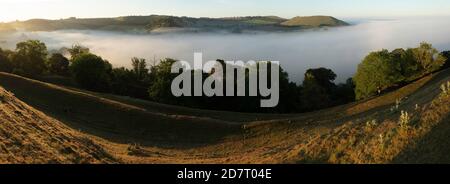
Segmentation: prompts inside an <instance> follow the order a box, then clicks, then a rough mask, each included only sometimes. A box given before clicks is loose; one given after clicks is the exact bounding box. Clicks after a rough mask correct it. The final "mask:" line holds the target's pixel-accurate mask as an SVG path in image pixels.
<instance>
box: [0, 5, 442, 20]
mask: <svg viewBox="0 0 450 184" xmlns="http://www.w3.org/2000/svg"><path fill="white" fill-rule="evenodd" d="M150 14H161V15H175V16H190V17H230V16H256V15H276V16H281V17H284V18H291V17H294V16H307V15H331V16H335V17H338V18H358V17H363V18H368V17H383V18H389V17H404V16H448V15H450V1H449V0H126V1H124V0H0V21H1V22H7V21H15V20H27V19H31V18H45V19H60V18H67V17H78V18H88V17H117V16H127V15H150Z"/></svg>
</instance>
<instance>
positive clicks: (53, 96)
mask: <svg viewBox="0 0 450 184" xmlns="http://www.w3.org/2000/svg"><path fill="white" fill-rule="evenodd" d="M447 81H450V72H449V70H446V71H442V72H440V73H437V74H435V75H431V76H427V77H424V78H423V79H421V80H418V81H416V82H414V83H412V84H410V85H408V86H405V87H403V88H401V89H399V90H396V91H393V92H390V93H387V94H385V95H383V96H380V97H374V98H372V99H369V100H366V101H361V102H356V103H352V104H347V105H344V106H339V107H335V108H331V109H325V110H322V111H318V112H313V113H305V114H290V115H276V114H272V115H265V116H264V115H261V114H245V113H230V112H220V111H205V110H195V109H189V108H181V107H176V106H167V105H162V104H157V103H152V102H146V101H140V100H135V99H129V98H124V97H117V96H110V95H105V94H96V93H90V92H85V91H80V90H77V89H67V88H63V87H60V86H55V85H51V84H47V83H42V82H38V81H34V80H30V79H26V78H23V77H18V76H15V75H10V74H5V73H0V85H1V86H3V87H5V88H6V89H7V90H9V91H12V92H14V93H15V94H16V96H17V97H18V98H20V99H21V100H23V101H25V102H26V103H28V104H30V105H32V106H33V107H35V108H38V109H39V110H42V111H43V112H45V113H46V114H48V115H50V116H52V117H55V118H57V119H58V120H60V121H62V122H63V123H65V124H67V125H69V126H71V127H72V128H75V129H82V130H85V131H86V132H87V133H89V134H92V135H95V137H94V136H92V138H93V140H94V141H93V142H94V144H99V145H101V147H103V148H104V149H105V150H107V152H108V153H110V154H111V155H113V156H114V157H116V158H118V159H120V160H121V161H123V162H126V163H392V162H398V163H411V162H419V163H448V162H449V160H450V156H449V155H448V154H447V153H448V152H447V150H448V147H449V146H450V141H449V140H450V139H449V135H450V122H449V114H450V106H449V104H450V95H443V94H444V93H443V92H442V91H441V89H440V86H441V84H444V83H446V82H447ZM448 88H450V87H448ZM400 99H401V100H400ZM396 101H397V102H398V103H397V104H396ZM402 111H403V112H408V115H407V116H405V115H403V116H402V113H401V112H402ZM403 114H405V113H403ZM260 116H261V117H260Z"/></svg>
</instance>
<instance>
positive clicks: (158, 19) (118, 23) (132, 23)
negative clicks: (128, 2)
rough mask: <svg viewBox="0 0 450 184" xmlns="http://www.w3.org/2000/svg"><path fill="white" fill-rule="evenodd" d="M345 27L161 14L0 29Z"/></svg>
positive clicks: (314, 20) (309, 20)
mask: <svg viewBox="0 0 450 184" xmlns="http://www.w3.org/2000/svg"><path fill="white" fill-rule="evenodd" d="M345 25H348V24H347V23H346V22H344V21H341V20H338V19H336V18H334V17H329V16H312V17H295V18H293V19H290V20H289V19H284V18H281V17H277V16H253V17H227V18H192V17H175V16H165V15H150V16H125V17H117V18H87V19H78V18H74V17H73V18H68V19H60V20H46V19H32V20H27V21H16V22H11V23H4V24H0V30H2V29H4V30H11V28H13V29H23V30H28V31H55V30H64V29H82V30H86V29H89V30H108V31H127V32H144V33H145V32H158V31H167V30H178V31H191V32H199V31H229V32H235V33H239V32H242V31H292V30H299V29H306V28H317V27H324V26H328V27H335V26H345Z"/></svg>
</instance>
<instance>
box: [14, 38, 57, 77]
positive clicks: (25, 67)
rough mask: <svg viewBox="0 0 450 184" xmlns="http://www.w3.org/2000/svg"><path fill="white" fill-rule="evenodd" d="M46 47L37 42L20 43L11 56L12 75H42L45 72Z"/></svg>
mask: <svg viewBox="0 0 450 184" xmlns="http://www.w3.org/2000/svg"><path fill="white" fill-rule="evenodd" d="M47 55H48V52H47V47H46V46H45V44H44V43H42V42H41V41H39V40H28V41H25V42H20V43H18V44H17V46H16V51H15V52H14V53H13V54H12V62H13V65H14V70H13V73H18V74H21V75H26V76H38V75H42V74H43V73H44V71H45V70H46V65H45V63H46V60H47Z"/></svg>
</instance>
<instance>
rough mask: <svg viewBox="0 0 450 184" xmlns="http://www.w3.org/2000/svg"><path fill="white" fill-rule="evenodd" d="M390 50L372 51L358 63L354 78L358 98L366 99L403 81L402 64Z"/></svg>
mask: <svg viewBox="0 0 450 184" xmlns="http://www.w3.org/2000/svg"><path fill="white" fill-rule="evenodd" d="M392 58H393V57H391V54H390V53H389V51H388V50H382V51H378V52H372V53H370V54H369V55H368V56H366V57H365V58H364V60H363V61H362V63H361V64H359V65H358V70H357V72H356V74H355V76H354V78H353V81H354V83H355V85H356V87H355V94H356V98H357V99H358V100H359V99H364V98H367V97H370V96H371V95H374V94H376V93H377V91H378V90H380V89H381V90H384V89H386V88H389V87H392V86H393V85H394V84H396V83H397V82H400V81H403V79H404V78H403V76H402V75H401V72H400V71H401V64H400V62H395V61H393V59H392Z"/></svg>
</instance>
